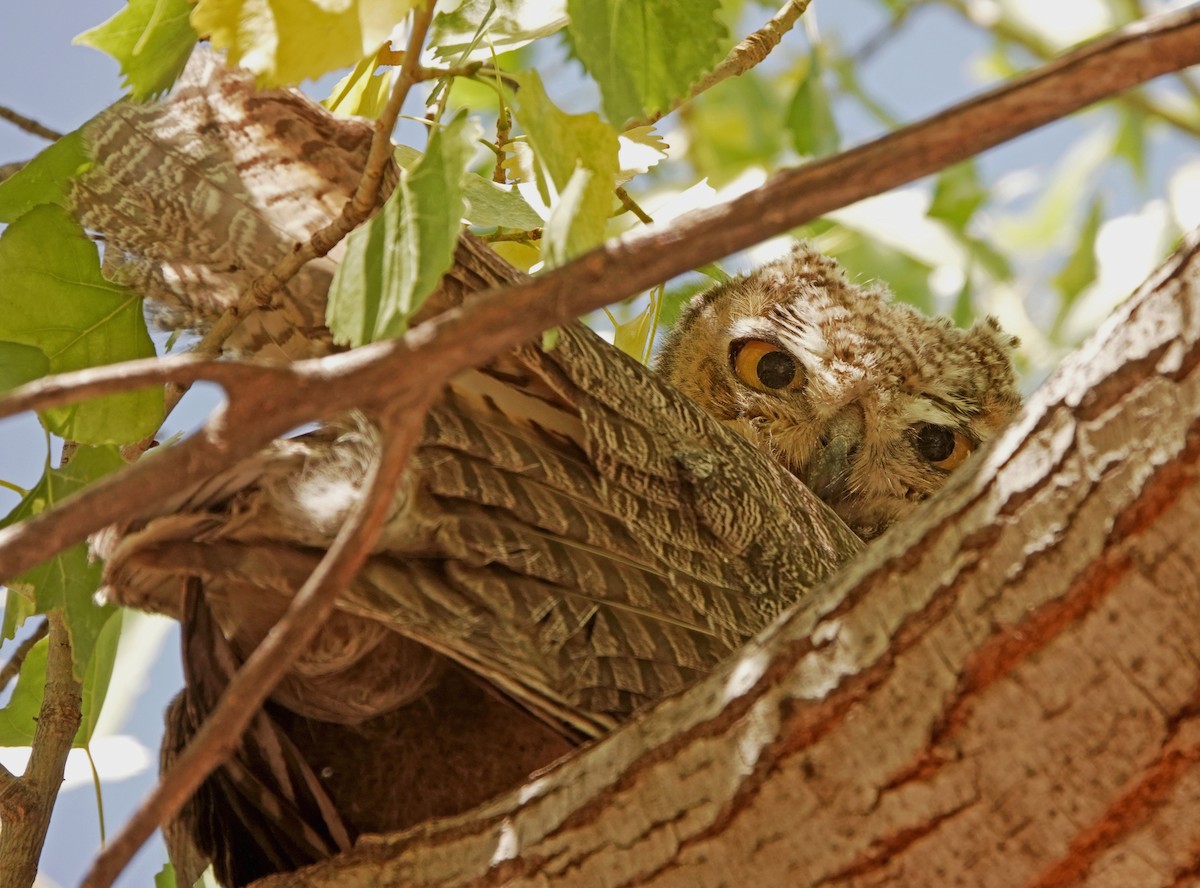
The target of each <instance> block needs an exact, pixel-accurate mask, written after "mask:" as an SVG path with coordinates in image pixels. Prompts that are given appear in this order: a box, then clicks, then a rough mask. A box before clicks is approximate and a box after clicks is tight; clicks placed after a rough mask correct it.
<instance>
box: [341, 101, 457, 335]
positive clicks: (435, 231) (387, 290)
mask: <svg viewBox="0 0 1200 888" xmlns="http://www.w3.org/2000/svg"><path fill="white" fill-rule="evenodd" d="M478 136H479V129H478V126H477V125H476V124H475V123H473V122H470V121H468V120H467V118H466V116H465V115H463V114H460V115H459V116H458V117H456V118H455V119H454V120H453V121H452V122H451V123H450V124H448V125H447V126H444V127H442V128H440V129H437V130H435V131H434V134H433V137H432V138H431V139H430V140H429V149H428V150H427V151H426V152H425V155H424V157H422V158H421V159H420V161H418V162H417V163H416V164H415V165H413V166H412V167H411V168H409V169H406V170H403V171H402V172H401V174H400V182H399V184H397V186H396V190H395V191H393V192H392V196H391V197H389V198H388V200H387V203H385V204H384V205H383V208H382V209H381V210H380V211H379V212H378V213H377V214H376V215H375V217H374V218H373V219H371V221H369V222H368V223H367V224H366V225H364V226H362V227H361V228H359V229H358V230H357V231H355V232H353V233H352V234H351V235H350V237H349V238H347V243H346V257H345V259H343V260H342V263H341V265H339V266H338V270H337V272H336V273H335V274H334V277H333V284H332V285H331V286H330V289H329V308H328V310H327V313H326V315H327V321H328V323H329V327H330V329H331V330H333V333H334V337H335V339H336V340H337V341H338V342H342V343H349V344H350V345H355V346H357V345H362V344H363V343H366V342H373V341H375V340H377V339H384V338H387V337H391V336H399V335H401V334H402V333H403V332H404V331H405V329H407V327H408V319H409V317H410V316H411V315H412V314H413V312H415V311H416V310H417V309H418V308H420V307H421V303H422V302H424V301H425V298H426V297H427V296H428V295H429V294H430V293H432V292H433V291H434V288H436V287H437V285H438V281H440V280H441V278H442V275H443V274H445V273H446V270H447V269H448V268H449V267H450V265H451V264H452V263H453V261H454V249H455V246H456V244H457V243H458V234H459V229H460V227H461V223H462V218H463V204H464V200H463V184H462V183H463V175H464V171H465V168H466V165H467V161H468V160H469V159H470V157H471V152H472V148H473V143H474V141H475V139H476V138H478Z"/></svg>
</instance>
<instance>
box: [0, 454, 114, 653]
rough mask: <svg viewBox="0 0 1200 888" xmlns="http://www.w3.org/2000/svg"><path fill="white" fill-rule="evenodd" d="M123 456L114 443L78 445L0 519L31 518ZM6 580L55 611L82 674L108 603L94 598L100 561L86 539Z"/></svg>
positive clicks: (2, 523)
mask: <svg viewBox="0 0 1200 888" xmlns="http://www.w3.org/2000/svg"><path fill="white" fill-rule="evenodd" d="M123 465H124V462H123V461H122V459H121V455H120V453H119V452H118V450H117V449H116V448H115V447H80V448H79V449H78V450H77V451H76V453H75V456H74V458H73V459H72V460H71V461H70V462H69V463H67V465H66V466H64V467H63V468H60V469H51V470H50V471H49V472H48V473H47V474H46V475H44V476H43V477H42V479H41V480H40V481H39V482H38V483H37V485H36V486H34V488H33V489H32V490H30V491H29V493H28V494H26V495H25V497H24V498H22V500H21V502H20V503H18V504H17V506H16V508H14V509H13V510H12V511H11V512H10V513H9V514H8V515H7V516H6V517H5V518H4V519H2V520H0V527H7V526H9V525H11V524H15V523H17V522H18V521H23V520H25V519H26V518H32V517H33V516H34V515H38V514H40V513H42V512H44V511H45V510H46V509H49V508H51V507H52V506H54V505H56V504H57V503H60V502H62V501H63V500H64V499H66V498H67V497H68V496H69V495H70V494H72V493H74V492H75V491H76V490H79V489H80V488H82V487H84V486H85V485H87V484H90V483H91V482H92V481H95V480H96V479H97V478H101V477H103V476H104V475H107V474H108V473H109V472H113V471H116V470H117V469H119V468H120V467H121V466H123ZM8 585H9V586H10V587H11V588H12V589H14V590H16V591H18V592H20V593H21V594H22V595H24V596H25V597H26V598H28V599H30V600H31V601H33V602H34V605H35V608H36V611H37V612H38V613H48V612H50V611H53V610H58V611H61V612H62V613H63V615H64V617H65V618H66V623H67V631H68V633H69V634H70V636H71V655H72V656H73V657H74V662H75V669H76V673H77V675H79V676H82V675H83V672H84V669H85V668H86V666H87V664H88V661H89V660H90V659H91V657H92V651H93V649H94V648H95V646H96V639H97V636H98V635H99V634H100V630H101V629H102V628H103V626H104V623H105V621H106V620H107V619H108V618H109V617H110V616H111V615H112V613H113V611H114V608H113V607H111V606H108V605H105V606H100V605H97V604H96V603H95V601H94V600H93V596H94V595H95V593H96V589H97V588H99V586H100V564H99V563H98V562H96V561H94V560H93V559H90V558H89V557H88V550H87V543H77V544H76V545H74V546H71V547H70V548H69V549H64V550H63V551H61V552H59V553H58V554H57V555H55V556H53V557H52V558H50V559H49V560H48V561H45V562H43V563H41V564H39V565H38V566H37V567H35V568H33V569H32V570H29V571H26V572H25V573H23V574H21V575H20V576H18V577H13V578H12V579H11V580H9V581H8Z"/></svg>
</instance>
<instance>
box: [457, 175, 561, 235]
mask: <svg viewBox="0 0 1200 888" xmlns="http://www.w3.org/2000/svg"><path fill="white" fill-rule="evenodd" d="M463 189H464V193H465V194H466V198H467V211H466V217H467V219H468V220H469V221H470V222H471V224H472V225H479V226H482V227H484V228H491V227H492V226H494V225H501V226H503V227H505V228H517V229H520V230H521V231H528V230H529V229H531V228H540V227H541V225H542V217H541V216H539V215H538V214H537V213H535V212H534V211H533V207H531V206H530V205H529V204H528V203H526V201H525V198H523V197H521V194H520V192H518V191H516V190H515V189H514V190H511V191H510V190H509V189H507V188H505V187H504V186H503V185H501V184H499V183H497V182H493V181H491V180H490V179H485V178H484V177H483V176H480V175H478V174H477V173H467V177H466V179H465V180H464V181H463Z"/></svg>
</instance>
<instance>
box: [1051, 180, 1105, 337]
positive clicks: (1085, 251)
mask: <svg viewBox="0 0 1200 888" xmlns="http://www.w3.org/2000/svg"><path fill="white" fill-rule="evenodd" d="M1103 220H1104V204H1103V202H1102V201H1101V200H1100V198H1098V197H1097V198H1094V199H1093V200H1092V205H1091V207H1090V208H1089V209H1088V213H1087V217H1086V218H1085V219H1084V222H1083V227H1082V228H1080V229H1079V239H1078V240H1077V241H1076V242H1075V248H1074V250H1072V251H1071V255H1070V257H1069V258H1068V259H1067V261H1066V263H1065V264H1064V265H1063V267H1062V269H1061V270H1060V271H1059V272H1058V274H1056V275H1055V276H1054V286H1055V288H1056V289H1057V290H1058V292H1059V293H1061V294H1062V299H1060V300H1059V303H1058V316H1057V318H1056V320H1055V323H1054V330H1055V331H1057V330H1058V329H1059V327H1060V326H1061V325H1062V322H1063V321H1064V320H1065V319H1066V317H1067V314H1068V313H1069V312H1070V311H1071V306H1073V305H1074V304H1075V300H1076V299H1077V298H1078V297H1079V294H1080V293H1082V292H1083V291H1084V289H1085V288H1086V287H1087V286H1088V285H1089V284H1091V283H1092V281H1094V280H1095V279H1096V270H1097V265H1096V234H1097V233H1098V232H1099V231H1100V223H1101V222H1102V221H1103Z"/></svg>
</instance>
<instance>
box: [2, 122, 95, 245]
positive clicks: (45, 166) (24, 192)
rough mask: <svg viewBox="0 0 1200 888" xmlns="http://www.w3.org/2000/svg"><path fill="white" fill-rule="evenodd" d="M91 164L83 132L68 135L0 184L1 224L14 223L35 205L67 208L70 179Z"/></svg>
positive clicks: (77, 131)
mask: <svg viewBox="0 0 1200 888" xmlns="http://www.w3.org/2000/svg"><path fill="white" fill-rule="evenodd" d="M91 162H92V161H91V157H89V156H88V152H87V146H86V145H85V144H84V141H83V130H81V129H77V130H75V131H74V132H72V133H67V134H66V135H65V136H63V137H62V138H61V139H59V140H58V141H57V142H55V143H54V144H52V145H50V146H49V147H48V148H45V149H43V150H42V151H41V152H40V153H39V154H38V155H37V157H35V158H34V159H33V160H31V161H29V163H27V164H25V166H24V167H22V168H21V169H20V170H19V171H18V172H16V173H15V174H13V175H12V176H10V177H9V178H7V179H5V180H4V181H3V182H0V222H8V223H11V222H16V221H17V219H18V217H20V216H24V215H25V214H26V213H28V212H29V211H30V210H32V209H33V208H34V207H35V206H37V205H38V204H44V203H52V204H58V205H59V206H66V205H67V197H68V192H69V190H70V187H71V182H72V180H73V179H74V178H75V177H76V176H77V175H79V174H80V173H82V172H84V171H85V170H86V169H87V168H88V167H89V166H91Z"/></svg>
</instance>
